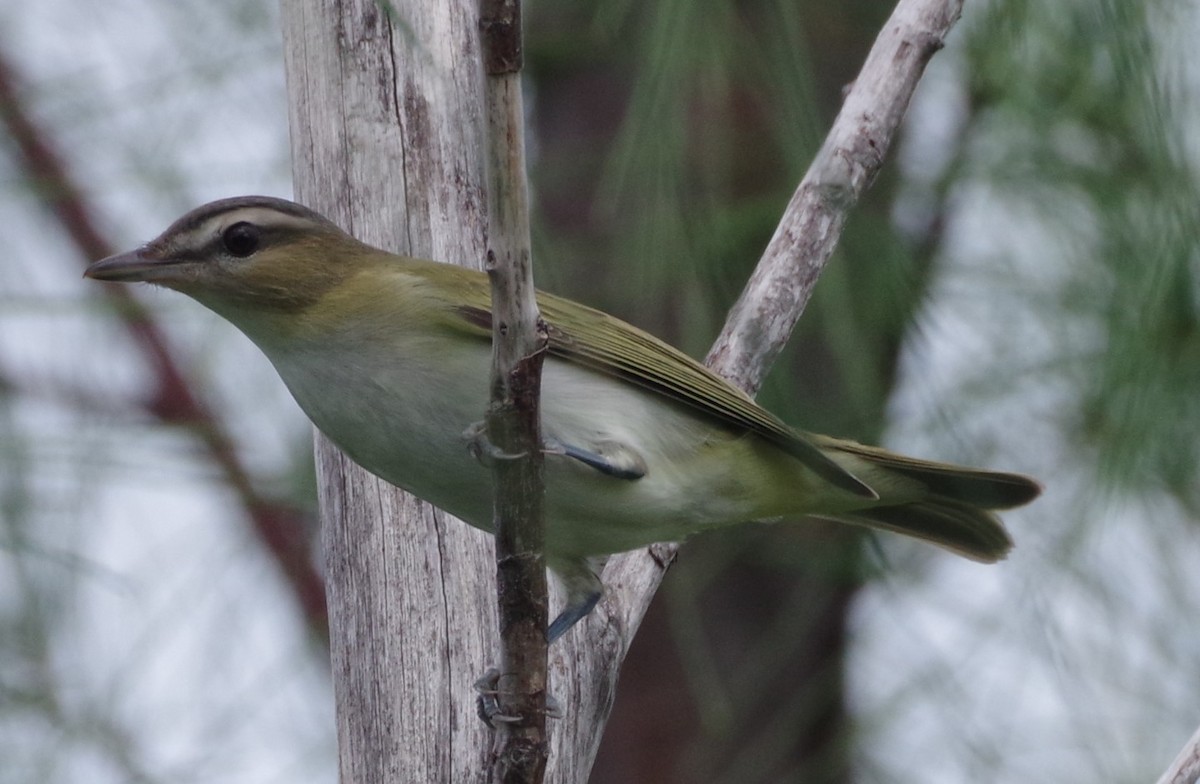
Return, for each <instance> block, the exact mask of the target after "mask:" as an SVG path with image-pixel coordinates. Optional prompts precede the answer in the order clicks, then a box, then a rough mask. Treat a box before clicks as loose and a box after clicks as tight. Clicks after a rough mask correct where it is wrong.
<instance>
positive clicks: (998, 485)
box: [821, 439, 1042, 563]
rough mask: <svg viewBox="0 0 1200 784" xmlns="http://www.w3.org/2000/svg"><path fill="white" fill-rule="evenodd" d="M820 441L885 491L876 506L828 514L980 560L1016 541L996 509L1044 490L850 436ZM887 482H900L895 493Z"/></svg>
mask: <svg viewBox="0 0 1200 784" xmlns="http://www.w3.org/2000/svg"><path fill="white" fill-rule="evenodd" d="M821 446H823V447H825V448H826V449H828V450H830V451H831V452H832V453H833V454H834V455H835V456H836V454H837V453H838V452H841V453H842V454H843V455H845V456H846V457H848V458H850V459H849V460H848V461H847V462H848V463H850V464H855V463H857V464H858V466H859V467H861V468H865V469H866V470H864V471H862V472H861V473H860V474H859V476H860V478H861V479H863V480H864V481H865V482H866V483H867V484H868V485H872V487H873V488H874V489H875V490H876V491H878V492H879V495H880V503H879V504H878V505H876V506H871V507H868V508H865V509H855V510H852V511H849V512H843V513H838V514H836V515H828V517H830V518H831V519H835V520H838V521H841V522H844V523H851V524H854V525H864V526H867V527H870V528H878V529H883V530H888V531H895V532H898V533H902V534H906V535H908V536H912V537H915V538H917V539H923V540H925V541H928V542H932V543H933V544H937V545H941V546H942V547H945V548H947V549H949V550H952V551H954V552H956V553H958V554H960V555H964V556H966V557H968V558H971V559H974V560H977V561H984V562H987V563H991V562H994V561H998V560H1000V559H1001V558H1003V557H1004V556H1005V555H1007V554H1008V551H1009V550H1011V549H1012V546H1013V541H1012V537H1010V536H1009V534H1008V531H1007V530H1005V528H1004V525H1003V524H1002V523H1001V522H1000V519H999V518H998V517H997V516H996V515H995V514H993V513H992V511H991V510H993V509H1010V508H1012V507H1015V506H1021V505H1022V504H1027V503H1029V502H1030V501H1032V500H1033V499H1034V498H1036V497H1037V496H1038V494H1039V493H1041V491H1042V488H1041V485H1039V484H1038V483H1037V482H1035V481H1034V480H1033V479H1030V478H1029V477H1027V476H1022V475H1020V474H1008V473H1001V472H998V471H985V470H982V469H978V468H968V467H966V466H957V465H951V464H949V463H935V462H931V461H927V460H919V459H917V458H912V457H905V456H904V455H898V454H895V453H893V452H889V451H887V450H886V449H880V448H877V447H869V446H864V445H862V444H857V443H854V442H851V441H838V440H836V439H828V440H826V441H825V442H824V443H822V444H821ZM835 459H836V457H835ZM864 464H865V465H864ZM876 481H877V482H878V485H879V486H875V484H874V482H876ZM887 487H895V488H896V493H895V495H892V494H890V493H889V492H887V491H886V490H884V488H887ZM889 497H891V498H894V499H895V501H894V502H892V503H889Z"/></svg>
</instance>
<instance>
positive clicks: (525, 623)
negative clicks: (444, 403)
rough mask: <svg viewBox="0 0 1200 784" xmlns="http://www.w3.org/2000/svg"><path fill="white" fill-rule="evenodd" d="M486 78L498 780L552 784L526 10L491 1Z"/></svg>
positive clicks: (541, 332)
mask: <svg viewBox="0 0 1200 784" xmlns="http://www.w3.org/2000/svg"><path fill="white" fill-rule="evenodd" d="M479 19H480V29H481V49H482V55H483V61H484V67H485V72H486V79H485V84H484V104H485V107H486V116H487V134H486V135H487V147H486V149H487V160H488V167H487V168H488V251H487V267H486V269H487V272H488V276H489V277H490V278H491V283H492V380H491V402H490V405H489V408H488V414H487V437H488V439H489V440H490V441H491V444H492V446H493V447H494V448H495V449H496V450H497V452H498V453H499V454H500V455H501V457H500V458H498V459H496V460H495V461H494V464H493V469H492V477H493V492H494V494H495V500H494V513H493V516H492V523H493V527H494V529H495V534H496V592H497V599H498V605H499V610H500V647H501V654H500V667H501V671H500V673H499V679H498V681H497V684H496V687H497V688H496V697H497V702H498V705H497V706H496V707H497V710H498V713H499V715H502V716H504V717H505V720H504V721H496V722H495V727H496V736H495V743H494V745H493V755H494V757H493V763H492V780H493V781H494V782H497V784H499V783H500V782H531V783H536V782H540V781H542V778H543V776H544V775H545V771H546V754H547V744H546V620H547V612H546V562H545V558H544V557H543V546H544V540H545V521H544V512H543V498H544V495H545V482H544V477H543V471H542V468H543V458H542V447H541V445H542V438H541V427H540V415H539V396H540V390H541V376H542V361H543V357H544V356H545V354H544V350H545V346H546V328H545V325H544V324H543V323H542V321H541V317H540V315H539V313H538V308H537V302H536V300H535V298H534V286H533V267H532V259H531V254H530V238H529V195H528V185H527V182H526V175H525V137H524V119H525V118H524V110H523V107H522V101H521V73H520V72H521V5H520V2H519V0H481V1H480V13H479Z"/></svg>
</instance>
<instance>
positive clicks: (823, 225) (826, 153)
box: [551, 0, 962, 782]
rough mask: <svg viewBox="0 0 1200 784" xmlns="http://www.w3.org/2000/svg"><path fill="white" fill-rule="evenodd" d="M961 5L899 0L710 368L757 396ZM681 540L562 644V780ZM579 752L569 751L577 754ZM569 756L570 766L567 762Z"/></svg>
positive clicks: (619, 569)
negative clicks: (566, 707)
mask: <svg viewBox="0 0 1200 784" xmlns="http://www.w3.org/2000/svg"><path fill="white" fill-rule="evenodd" d="M961 11H962V0H900V2H899V3H898V4H897V5H896V8H895V10H894V11H893V13H892V16H891V17H890V18H889V19H888V21H887V23H886V24H885V25H884V27H883V30H882V31H881V32H880V34H879V36H878V37H877V38H876V40H875V43H874V45H873V46H872V48H871V51H870V53H869V54H868V56H867V59H866V62H865V63H864V64H863V68H862V70H861V71H860V73H859V76H858V79H857V80H856V81H855V82H854V84H853V85H852V86H851V88H850V89H849V91H848V93H847V95H846V100H845V103H844V104H843V106H842V109H841V111H840V112H839V113H838V116H837V118H836V119H835V120H834V123H833V126H832V128H831V129H830V131H829V134H828V136H827V137H826V139H825V143H824V144H823V145H822V147H821V149H820V151H819V152H818V153H817V155H816V157H815V158H814V160H813V162H812V164H811V165H810V167H809V169H808V172H807V173H806V174H805V176H804V179H803V180H801V182H800V185H799V187H798V188H797V189H796V192H795V194H794V195H793V196H792V199H791V201H790V202H789V203H788V206H787V208H786V210H785V212H784V215H783V218H782V220H781V221H780V223H779V226H778V228H777V229H776V231H775V234H774V236H773V237H772V238H771V241H770V243H769V244H768V245H767V248H766V251H765V252H764V253H763V256H762V259H761V260H760V261H759V264H758V266H757V268H756V269H755V271H754V274H753V275H752V276H751V278H750V281H749V282H748V283H747V285H746V288H745V289H744V290H743V292H742V295H741V297H740V298H739V299H738V301H737V303H736V304H735V305H734V307H733V309H732V311H731V312H730V315H729V318H728V320H727V321H726V326H725V329H724V330H723V331H722V332H721V335H720V336H719V337H718V338H717V341H716V343H715V344H714V345H713V348H712V349H711V351H710V352H709V355H708V358H707V364H708V365H709V367H711V368H712V369H713V370H715V371H716V372H717V373H719V374H721V375H722V376H724V377H725V378H728V379H729V380H730V381H732V382H733V383H734V384H736V385H738V386H740V387H741V388H742V389H744V390H746V391H747V392H750V393H751V394H753V393H754V392H756V391H757V390H758V388H759V386H760V385H761V383H762V380H763V378H764V377H765V376H766V372H767V370H768V369H769V367H770V365H771V363H772V362H773V361H774V359H775V357H776V356H778V354H779V352H780V350H781V349H782V347H783V346H784V344H785V343H786V342H787V340H788V338H789V337H790V335H791V332H792V329H793V328H794V326H795V324H796V322H797V321H798V320H799V318H800V314H801V313H802V312H803V310H804V307H805V305H806V304H807V303H808V300H809V298H810V297H811V295H812V291H813V288H814V286H815V285H816V282H817V278H818V277H819V276H820V274H821V271H822V270H823V269H824V268H825V265H826V263H827V262H828V261H829V258H830V256H831V254H832V253H833V249H834V247H835V245H836V244H837V241H838V239H839V238H840V236H841V231H842V228H843V226H844V225H845V222H846V216H847V215H848V214H849V211H850V210H851V209H852V208H853V207H854V205H855V204H856V203H857V201H858V199H859V197H860V196H861V195H862V193H863V191H865V190H866V188H867V187H868V186H869V185H870V183H871V181H872V180H873V179H874V178H875V175H876V174H877V173H878V172H879V169H880V168H881V167H882V165H883V161H884V158H885V156H886V154H887V151H888V149H889V148H890V147H891V143H892V140H893V139H894V137H895V135H896V132H897V130H898V128H899V126H900V122H901V120H902V119H903V117H904V113H905V111H906V110H907V108H908V104H909V100H910V99H911V97H912V94H913V91H914V90H915V89H916V85H917V82H918V81H919V80H920V78H921V75H922V74H923V73H924V70H925V65H926V64H927V63H928V62H929V59H930V58H931V57H932V56H933V54H934V53H935V52H936V51H937V50H938V49H940V48H941V47H942V42H943V40H944V39H945V37H946V35H947V34H948V33H949V31H950V29H951V27H953V25H954V23H955V22H956V21H957V20H958V18H959V15H960V14H961ZM676 551H677V545H674V544H660V545H655V546H654V547H651V548H648V549H646V550H640V551H635V552H631V553H625V554H622V555H620V556H617V557H615V558H613V559H611V560H610V561H609V564H608V568H607V569H606V570H605V572H604V583H605V586H606V590H607V593H606V596H605V599H604V601H603V602H601V605H600V606H599V607H598V608H597V610H596V612H595V613H594V615H595V616H597V617H598V620H593V621H591V622H589V623H588V624H586V627H585V629H586V635H572V636H570V637H567V638H564V639H563V641H561V642H560V643H558V644H559V645H562V646H563V649H560V650H557V651H556V656H555V658H554V662H553V664H554V667H553V670H552V673H551V674H552V682H553V684H554V685H553V688H554V689H555V691H556V692H557V691H558V690H559V688H560V687H559V686H558V679H566V678H570V679H571V680H572V684H573V689H574V693H570V694H567V695H565V696H566V698H567V699H568V704H570V705H571V707H572V710H571V712H570V713H569V714H568V716H567V718H566V720H565V721H564V725H565V726H563V727H562V728H561V730H562V731H561V732H557V733H556V734H555V735H554V736H553V737H552V741H553V745H552V749H551V753H552V755H553V757H554V759H555V761H556V764H555V766H554V768H553V769H552V770H551V774H552V776H551V778H552V780H553V781H556V782H574V781H584V780H586V778H587V774H588V771H589V770H590V769H591V765H592V761H593V759H594V758H595V753H596V749H597V748H598V746H599V739H600V737H601V736H602V734H603V733H602V731H601V730H602V728H603V726H604V723H605V721H606V720H607V718H608V712H609V708H610V707H611V702H612V697H613V694H614V692H615V689H616V680H617V674H618V672H619V670H620V664H621V661H622V660H623V659H624V657H625V654H626V653H627V651H628V650H629V645H630V643H631V642H632V640H633V636H634V633H635V632H636V631H637V627H638V625H639V624H640V623H641V620H642V617H643V616H644V615H645V612H646V609H647V608H648V607H649V605H650V600H651V599H652V598H653V596H654V592H655V591H656V590H657V589H658V585H659V583H660V582H661V581H662V578H663V576H664V574H665V573H666V570H667V568H668V567H669V566H670V563H671V562H672V561H673V560H674V558H675V555H676ZM571 754H573V755H574V756H573V757H570V755H571ZM569 758H570V760H571V762H570V764H569V765H568V764H564V763H566V762H567V761H568V759H569Z"/></svg>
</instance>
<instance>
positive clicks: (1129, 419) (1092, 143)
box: [964, 0, 1200, 508]
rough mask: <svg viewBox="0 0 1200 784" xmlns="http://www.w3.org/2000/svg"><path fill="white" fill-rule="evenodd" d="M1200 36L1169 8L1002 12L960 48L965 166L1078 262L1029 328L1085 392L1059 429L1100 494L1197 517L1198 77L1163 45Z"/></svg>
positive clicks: (1185, 13) (1104, 5) (999, 6)
mask: <svg viewBox="0 0 1200 784" xmlns="http://www.w3.org/2000/svg"><path fill="white" fill-rule="evenodd" d="M1194 24H1195V19H1194V16H1193V15H1192V14H1191V13H1189V9H1188V5H1187V4H1184V3H1181V2H1173V1H1172V0H1160V1H1159V2H1149V3H1147V2H1129V1H1128V0H1105V1H1104V2H1098V3H1056V4H1045V3H1038V2H1030V1H1027V0H1009V2H1004V3H995V4H993V5H992V6H991V7H990V8H989V9H988V12H987V16H986V18H981V19H979V20H976V22H975V23H974V24H973V27H972V30H973V35H972V36H971V39H970V41H969V43H968V45H967V53H968V57H969V58H970V60H971V62H972V63H973V67H972V69H971V71H970V74H971V80H970V84H969V89H970V100H971V104H972V109H973V113H974V118H973V120H972V126H973V128H972V131H971V134H970V140H969V144H970V148H971V149H970V152H969V153H968V154H967V155H966V156H965V160H964V165H965V166H966V168H967V169H968V171H966V172H964V175H965V176H967V177H969V178H971V179H973V180H981V181H985V182H987V183H988V184H989V185H990V186H991V187H993V188H994V192H995V194H996V197H997V198H998V199H1000V200H1002V201H1003V202H1004V203H1005V204H1006V206H1009V207H1012V208H1015V209H1017V210H1019V211H1020V213H1021V215H1020V217H1021V219H1022V220H1025V221H1028V222H1029V223H1031V224H1033V225H1035V226H1037V227H1038V230H1039V231H1045V232H1047V233H1048V234H1050V235H1051V242H1053V243H1054V245H1055V246H1056V247H1059V248H1061V249H1063V250H1064V251H1065V252H1066V254H1068V255H1067V257H1066V258H1063V259H1060V260H1059V264H1058V265H1057V272H1058V274H1059V275H1060V276H1061V277H1060V278H1059V280H1057V281H1055V286H1054V289H1053V290H1052V291H1049V292H1045V293H1044V294H1045V295H1048V296H1049V297H1051V298H1053V299H1052V300H1051V301H1048V302H1044V303H1040V304H1041V305H1042V307H1041V308H1040V309H1038V310H1036V311H1034V315H1035V317H1037V318H1040V319H1042V320H1044V321H1045V322H1047V325H1046V326H1047V329H1054V330H1056V331H1057V332H1058V333H1059V334H1060V335H1063V336H1064V337H1069V338H1073V339H1068V340H1064V341H1063V342H1062V343H1061V344H1060V346H1059V351H1060V352H1061V361H1060V362H1057V363H1055V367H1054V371H1055V372H1058V373H1061V374H1063V375H1064V376H1065V378H1064V382H1065V383H1066V384H1068V385H1069V386H1071V387H1072V388H1074V389H1077V390H1078V391H1079V393H1080V400H1079V406H1078V409H1077V410H1075V411H1072V412H1064V413H1066V414H1067V416H1068V417H1071V420H1072V421H1070V422H1068V423H1066V424H1067V425H1068V426H1069V427H1070V428H1071V430H1072V434H1071V435H1072V437H1073V438H1075V439H1077V440H1078V441H1079V443H1080V445H1081V446H1082V447H1084V448H1086V449H1087V450H1088V451H1089V452H1090V453H1091V454H1093V455H1095V457H1094V460H1095V465H1096V468H1097V473H1098V478H1099V479H1100V480H1101V481H1102V482H1103V483H1105V484H1106V485H1108V486H1110V487H1112V488H1113V489H1115V490H1119V491H1142V492H1151V491H1156V490H1167V491H1169V492H1171V493H1174V494H1177V495H1178V496H1179V497H1180V499H1181V500H1183V501H1185V502H1186V503H1188V504H1189V505H1190V506H1192V507H1193V508H1195V506H1196V503H1197V501H1198V500H1200V496H1198V495H1197V489H1198V488H1197V483H1196V479H1197V476H1196V466H1197V465H1200V395H1198V394H1197V390H1200V266H1198V265H1200V257H1198V255H1197V247H1196V238H1197V228H1196V227H1197V226H1198V225H1200V221H1198V219H1200V203H1198V202H1197V200H1196V164H1195V161H1194V159H1193V156H1194V152H1195V150H1194V145H1193V149H1191V150H1189V149H1188V143H1189V141H1191V140H1189V139H1188V138H1187V137H1186V136H1185V132H1186V130H1187V129H1188V127H1189V123H1190V122H1191V121H1192V120H1193V119H1194V117H1195V112H1196V108H1197V107H1196V105H1195V99H1194V95H1195V85H1196V77H1195V74H1189V73H1187V72H1186V70H1184V66H1185V65H1186V64H1185V61H1184V57H1185V55H1186V54H1188V53H1187V52H1185V51H1181V50H1173V47H1172V43H1174V44H1175V46H1176V47H1177V46H1180V45H1181V44H1182V41H1181V40H1179V39H1177V38H1174V37H1173V36H1172V35H1171V34H1170V32H1169V31H1170V28H1171V27H1172V26H1174V25H1190V26H1194ZM1014 54H1019V56H1014ZM1066 320H1069V321H1073V322H1075V323H1074V324H1063V323H1062V321H1066Z"/></svg>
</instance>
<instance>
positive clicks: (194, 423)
mask: <svg viewBox="0 0 1200 784" xmlns="http://www.w3.org/2000/svg"><path fill="white" fill-rule="evenodd" d="M17 83H18V79H17V78H16V75H15V73H14V70H13V68H12V66H11V64H10V63H8V62H7V61H6V60H5V59H4V57H3V56H0V122H3V124H4V126H5V127H6V128H7V130H8V133H9V136H10V138H11V139H12V141H13V144H14V146H15V147H16V149H17V151H18V153H19V163H20V165H21V166H22V167H23V169H24V172H25V176H26V178H27V180H28V181H29V183H30V184H31V186H32V189H33V191H34V193H35V194H37V196H38V198H39V199H40V200H41V201H42V203H43V204H44V205H45V206H46V207H47V209H49V210H50V212H51V213H52V214H53V215H54V217H55V218H57V219H58V222H59V224H60V225H61V226H62V227H63V229H64V231H65V232H66V234H67V236H69V237H70V238H71V240H72V241H73V242H74V243H75V246H76V248H78V249H79V254H80V257H81V258H82V259H83V260H85V261H93V260H95V259H99V258H103V257H105V256H109V255H111V254H112V253H114V252H115V249H114V247H113V243H111V242H109V241H108V240H107V239H106V238H105V237H104V235H103V234H102V233H101V232H100V230H99V228H98V227H97V225H96V221H95V218H94V217H93V216H94V210H93V209H92V207H91V205H90V204H89V203H88V200H87V199H86V198H85V196H84V195H83V192H82V189H81V188H80V187H79V186H78V184H77V183H75V181H74V180H73V178H72V177H71V175H70V173H69V172H68V170H67V167H66V164H65V163H64V162H63V159H62V157H61V156H60V155H59V154H58V152H57V151H56V150H55V148H54V145H53V144H52V143H51V141H50V139H49V135H48V134H47V133H46V132H45V130H44V129H42V128H40V127H38V124H37V123H36V122H35V121H34V119H33V118H32V117H31V116H30V114H29V112H28V111H27V110H26V107H25V105H24V103H23V102H22V100H21V95H20V91H19V90H18V88H17ZM103 290H104V295H105V296H106V297H107V298H108V299H109V301H110V302H111V303H112V304H113V306H114V307H113V311H114V312H115V313H116V314H117V315H118V317H119V318H120V319H121V321H122V323H123V324H124V325H125V328H126V329H127V330H128V332H129V334H130V335H131V336H132V337H133V339H134V342H135V343H136V344H137V346H138V349H139V350H140V351H141V353H142V355H143V356H144V357H145V359H146V361H147V362H148V363H149V365H150V367H151V368H152V369H153V371H154V375H155V378H156V379H157V384H156V388H155V390H154V393H153V394H152V395H151V396H150V398H149V399H148V400H146V401H144V402H143V404H142V405H143V408H144V409H145V410H146V411H147V412H148V413H150V414H151V415H152V416H154V417H155V418H156V419H158V420H159V421H160V422H162V423H164V424H169V425H177V426H182V427H185V428H187V429H188V430H189V431H190V432H191V433H193V434H194V435H195V436H196V438H197V439H199V441H200V443H201V444H203V445H204V448H205V450H206V451H207V452H208V455H209V457H210V458H211V459H212V461H213V462H214V463H215V464H216V465H217V466H219V468H220V470H221V472H222V474H224V476H225V478H226V481H227V482H228V483H229V485H230V486H231V487H232V488H233V489H234V492H235V493H237V496H238V499H239V501H240V502H241V504H242V507H243V508H244V509H245V510H246V514H247V515H248V516H249V518H250V521H251V523H252V524H253V526H254V530H255V531H256V532H257V533H258V536H259V538H260V539H261V540H262V541H263V543H264V544H265V545H266V547H267V550H268V551H269V552H270V553H271V555H272V557H273V558H274V559H275V561H276V562H277V563H278V564H279V566H280V568H281V569H282V570H283V573H284V575H285V576H286V578H287V580H288V582H289V583H290V584H291V586H292V590H293V593H294V594H295V596H296V599H297V601H298V602H299V603H300V606H301V609H302V610H303V612H304V615H305V618H306V619H307V621H308V625H309V627H310V628H311V629H312V630H313V631H314V632H316V633H317V634H318V635H319V636H321V637H327V636H328V628H327V621H328V619H327V614H326V608H325V585H324V580H323V579H322V577H321V575H320V573H319V572H318V571H317V569H316V567H315V562H314V559H313V553H312V546H311V543H310V541H309V537H308V535H307V533H306V531H305V524H304V522H305V521H304V515H303V513H301V512H300V511H299V510H297V509H295V508H294V507H292V506H290V505H288V504H286V503H283V502H280V501H275V500H272V499H269V498H266V497H264V496H263V495H262V494H260V493H259V492H258V491H257V490H256V489H255V487H254V483H253V481H252V479H251V477H250V475H249V473H248V472H247V471H246V468H245V466H244V465H242V462H241V460H240V458H239V457H238V453H237V448H236V446H235V445H234V442H233V440H232V439H231V438H230V437H229V435H228V434H227V433H226V431H225V428H224V427H223V424H222V422H221V421H220V420H219V419H218V418H217V417H216V416H214V414H213V412H212V411H211V410H210V409H209V407H208V406H206V405H205V403H204V401H203V400H201V399H199V398H197V397H196V395H195V394H193V393H192V391H191V389H190V388H189V386H188V384H187V381H186V379H185V376H184V373H183V372H182V370H181V369H180V367H179V365H178V363H176V361H175V359H174V358H173V357H172V355H171V352H170V349H169V347H168V345H167V340H166V338H165V336H164V335H163V332H162V330H160V329H159V327H158V325H157V324H156V323H155V321H154V319H153V317H152V316H151V314H150V313H149V312H148V311H147V310H146V308H145V307H144V306H143V305H142V304H141V303H140V302H139V301H138V300H137V299H136V298H134V297H133V296H132V295H131V293H130V290H129V289H128V288H124V287H121V286H114V285H105V286H104V287H103Z"/></svg>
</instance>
